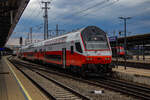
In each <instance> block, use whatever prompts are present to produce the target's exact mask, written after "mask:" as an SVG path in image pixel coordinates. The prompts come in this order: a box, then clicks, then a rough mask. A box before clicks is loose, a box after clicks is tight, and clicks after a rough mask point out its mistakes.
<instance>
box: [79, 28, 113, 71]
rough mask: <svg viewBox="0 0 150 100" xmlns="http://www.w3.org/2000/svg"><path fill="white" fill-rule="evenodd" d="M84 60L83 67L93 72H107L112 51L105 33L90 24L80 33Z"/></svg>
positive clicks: (109, 68) (109, 69)
mask: <svg viewBox="0 0 150 100" xmlns="http://www.w3.org/2000/svg"><path fill="white" fill-rule="evenodd" d="M81 36H82V42H83V46H84V55H85V57H86V62H85V64H84V68H85V69H86V70H88V71H91V72H95V73H97V72H98V73H109V72H110V71H111V69H112V68H111V67H110V66H109V65H110V63H111V61H112V52H111V49H110V45H109V41H108V38H107V35H106V33H105V32H104V31H103V30H101V29H99V28H97V27H95V26H91V27H88V28H86V29H85V30H83V32H82V33H81Z"/></svg>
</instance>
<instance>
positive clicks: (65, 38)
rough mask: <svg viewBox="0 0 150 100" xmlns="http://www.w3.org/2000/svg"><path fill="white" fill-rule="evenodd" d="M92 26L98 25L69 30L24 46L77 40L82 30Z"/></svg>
mask: <svg viewBox="0 0 150 100" xmlns="http://www.w3.org/2000/svg"><path fill="white" fill-rule="evenodd" d="M92 27H96V26H87V27H84V28H81V29H79V30H76V31H73V32H69V33H67V34H63V35H60V36H57V37H53V38H50V39H47V40H43V41H40V42H37V43H32V44H29V45H27V46H24V47H23V49H25V48H30V47H38V46H43V45H49V44H53V43H60V42H68V41H75V40H78V39H79V38H78V36H79V35H80V33H81V32H82V31H84V30H85V29H88V28H92Z"/></svg>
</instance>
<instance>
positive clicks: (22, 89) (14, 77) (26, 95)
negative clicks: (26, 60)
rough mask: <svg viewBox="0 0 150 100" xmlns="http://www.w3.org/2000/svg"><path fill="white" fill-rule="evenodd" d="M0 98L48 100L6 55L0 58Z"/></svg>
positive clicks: (6, 99)
mask: <svg viewBox="0 0 150 100" xmlns="http://www.w3.org/2000/svg"><path fill="white" fill-rule="evenodd" d="M0 100H48V98H47V97H46V96H45V95H44V94H43V93H42V92H41V91H40V90H39V89H38V88H37V87H36V86H34V85H33V84H32V83H31V82H30V81H29V80H28V79H27V78H26V77H25V76H24V75H23V74H22V73H21V72H19V71H18V70H17V69H16V68H15V67H14V66H13V65H12V64H11V63H10V62H9V61H8V60H7V57H2V58H1V59H0Z"/></svg>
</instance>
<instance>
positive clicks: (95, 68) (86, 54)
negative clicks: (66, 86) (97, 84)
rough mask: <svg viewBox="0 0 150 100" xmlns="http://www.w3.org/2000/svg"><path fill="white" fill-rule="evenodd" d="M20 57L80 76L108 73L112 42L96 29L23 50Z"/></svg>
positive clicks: (30, 46)
mask: <svg viewBox="0 0 150 100" xmlns="http://www.w3.org/2000/svg"><path fill="white" fill-rule="evenodd" d="M19 57H21V58H25V59H28V60H33V61H39V62H42V63H51V64H57V65H60V66H61V67H62V68H64V69H71V70H76V71H80V72H81V73H84V72H92V73H93V72H94V73H109V72H110V71H111V69H112V68H111V67H110V66H109V65H110V63H111V61H112V51H111V47H110V44H109V40H108V38H107V35H106V33H105V32H104V31H103V30H101V29H100V28H98V27H96V26H88V27H86V28H82V29H80V30H78V31H75V32H71V33H68V34H65V35H62V36H58V37H54V38H51V39H48V40H44V41H42V42H38V43H33V44H30V45H27V46H24V47H22V48H21V49H20V50H19Z"/></svg>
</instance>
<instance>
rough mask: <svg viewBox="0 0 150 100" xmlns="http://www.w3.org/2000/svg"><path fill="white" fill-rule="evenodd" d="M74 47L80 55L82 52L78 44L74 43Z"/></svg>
mask: <svg viewBox="0 0 150 100" xmlns="http://www.w3.org/2000/svg"><path fill="white" fill-rule="evenodd" d="M75 46H76V50H77V51H78V52H80V53H82V52H83V51H82V48H81V44H80V42H76V43H75Z"/></svg>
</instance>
